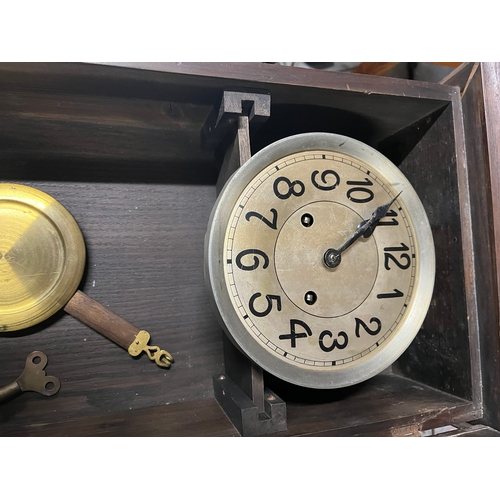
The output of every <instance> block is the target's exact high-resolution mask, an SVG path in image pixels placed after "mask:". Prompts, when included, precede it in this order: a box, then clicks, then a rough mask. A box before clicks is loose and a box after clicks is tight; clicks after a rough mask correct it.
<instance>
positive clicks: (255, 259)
mask: <svg viewBox="0 0 500 500" xmlns="http://www.w3.org/2000/svg"><path fill="white" fill-rule="evenodd" d="M245 255H253V256H254V257H253V264H252V265H245V264H243V262H242V259H243V258H244V257H245ZM257 255H259V256H260V257H261V258H262V262H263V264H262V268H263V269H266V267H267V266H268V265H269V257H268V256H267V255H266V254H265V253H264V252H263V251H262V250H257V249H255V248H250V249H248V250H243V251H242V252H240V253H239V254H238V255H237V256H236V265H237V266H238V267H239V268H240V269H241V270H242V271H253V270H254V269H257V268H258V267H259V264H260V259H259V258H258V257H257Z"/></svg>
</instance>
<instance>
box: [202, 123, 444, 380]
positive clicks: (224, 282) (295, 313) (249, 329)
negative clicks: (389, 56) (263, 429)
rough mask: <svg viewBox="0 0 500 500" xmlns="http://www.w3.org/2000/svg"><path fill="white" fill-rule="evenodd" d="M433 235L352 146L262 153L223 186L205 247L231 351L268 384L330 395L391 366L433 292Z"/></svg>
mask: <svg viewBox="0 0 500 500" xmlns="http://www.w3.org/2000/svg"><path fill="white" fill-rule="evenodd" d="M433 248H434V247H433V241H432V234H431V230H430V227H429V223H428V220H427V216H426V214H425V211H424V209H423V207H422V204H421V202H420V200H419V198H418V196H417V194H416V193H415V191H414V189H413V188H412V187H411V185H410V183H409V182H408V180H407V179H406V178H405V177H404V176H403V175H402V174H401V172H400V171H399V169H397V167H395V166H394V165H393V164H392V163H391V162H390V161H389V160H388V159H386V158H385V157H384V156H382V155H381V154H380V153H378V152H377V151H375V150H374V149H372V148H370V147H369V146H367V145H365V144H362V143H360V142H358V141H355V140H353V139H350V138H347V137H343V136H338V135H332V134H323V133H317V134H303V135H298V136H293V137H290V138H287V139H284V140H282V141H279V142H277V143H274V144H272V145H271V146H268V147H267V148H265V149H264V150H262V151H261V152H259V153H258V154H256V155H255V156H253V157H252V158H251V159H250V160H249V161H248V162H247V163H246V164H245V165H243V166H242V167H241V168H240V169H239V170H238V171H237V172H236V173H235V174H234V175H233V176H232V177H231V179H230V180H229V181H228V182H227V183H226V185H225V187H224V189H223V191H222V193H221V195H220V196H219V198H218V200H217V203H216V205H215V207H214V210H213V212H212V216H211V219H210V223H209V228H208V232H207V237H206V251H205V257H206V263H205V269H206V279H207V282H208V286H209V290H210V292H211V297H212V299H213V302H214V305H215V308H216V311H217V312H218V314H219V319H220V321H221V323H222V325H223V327H224V329H225V330H226V332H227V334H228V335H229V336H230V338H231V339H232V340H233V342H234V343H235V344H236V345H237V346H238V348H239V349H240V350H242V351H243V352H244V353H245V354H246V355H247V356H248V357H250V358H251V359H252V360H253V361H254V362H256V363H257V364H258V365H260V366H261V367H262V368H263V369H265V370H266V371H268V372H270V373H272V374H273V375H275V376H277V377H279V378H281V379H283V380H286V381H288V382H292V383H294V384H297V385H301V386H305V387H314V388H336V387H344V386H347V385H352V384H355V383H358V382H361V381H363V380H366V379H368V378H370V377H372V376H373V375H375V374H377V373H379V372H380V371H382V370H384V369H385V368H387V367H388V366H389V365H390V364H391V363H393V362H394V361H395V360H396V359H397V358H398V357H399V356H400V355H401V354H402V352H403V351H404V350H405V349H406V348H407V347H408V345H409V344H410V342H411V341H412V340H413V338H414V336H415V335H416V333H417V332H418V330H419V328H420V326H421V324H422V321H423V319H424V317H425V314H426V312H427V309H428V306H429V303H430V299H431V296H432V289H433V283H434V266H435V264H434V249H433Z"/></svg>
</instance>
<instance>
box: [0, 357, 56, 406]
mask: <svg viewBox="0 0 500 500" xmlns="http://www.w3.org/2000/svg"><path fill="white" fill-rule="evenodd" d="M47 363H48V359H47V355H46V354H45V353H43V352H42V351H33V352H32V353H31V354H30V355H29V356H28V357H27V358H26V365H25V368H24V370H23V373H22V374H21V375H20V376H19V377H18V378H17V380H16V381H15V382H12V383H11V384H8V385H6V386H5V387H2V388H1V389H0V404H1V403H3V402H5V401H7V400H8V399H11V398H13V397H14V396H16V395H18V394H20V393H22V392H27V391H32V392H38V393H39V394H42V395H43V396H54V394H57V393H58V392H59V389H60V388H61V383H60V382H59V379H58V378H56V377H54V376H52V375H47V374H46V373H45V371H44V368H45V367H46V366H47Z"/></svg>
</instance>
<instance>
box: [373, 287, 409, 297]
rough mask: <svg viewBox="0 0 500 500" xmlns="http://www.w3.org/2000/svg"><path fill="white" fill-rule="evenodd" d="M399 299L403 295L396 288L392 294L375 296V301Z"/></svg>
mask: <svg viewBox="0 0 500 500" xmlns="http://www.w3.org/2000/svg"><path fill="white" fill-rule="evenodd" d="M400 297H404V293H403V292H402V291H401V290H398V289H397V288H394V292H390V293H379V294H378V295H377V299H398V298H400Z"/></svg>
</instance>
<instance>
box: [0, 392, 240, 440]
mask: <svg viewBox="0 0 500 500" xmlns="http://www.w3.org/2000/svg"><path fill="white" fill-rule="evenodd" d="M1 435H3V436H11V437H12V436H25V437H26V436H51V437H68V436H72V437H75V436H76V437H82V436H96V437H102V436H107V437H137V436H139V437H150V436H158V437H162V436H167V437H232V436H239V434H238V432H237V430H236V429H235V428H234V427H233V425H232V424H231V422H230V421H229V420H228V418H227V417H226V415H225V414H224V412H223V411H222V410H221V409H220V406H219V405H218V404H217V403H216V402H215V400H214V399H200V400H197V401H190V402H187V403H178V404H173V405H162V406H154V407H149V408H140V409H136V410H130V411H122V412H117V413H114V414H112V415H106V414H104V415H101V416H93V417H86V418H79V419H69V420H65V421H63V422H58V423H57V424H45V423H39V424H34V423H33V424H30V425H28V426H27V427H25V428H19V427H17V428H14V429H12V430H7V431H6V433H5V434H1Z"/></svg>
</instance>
